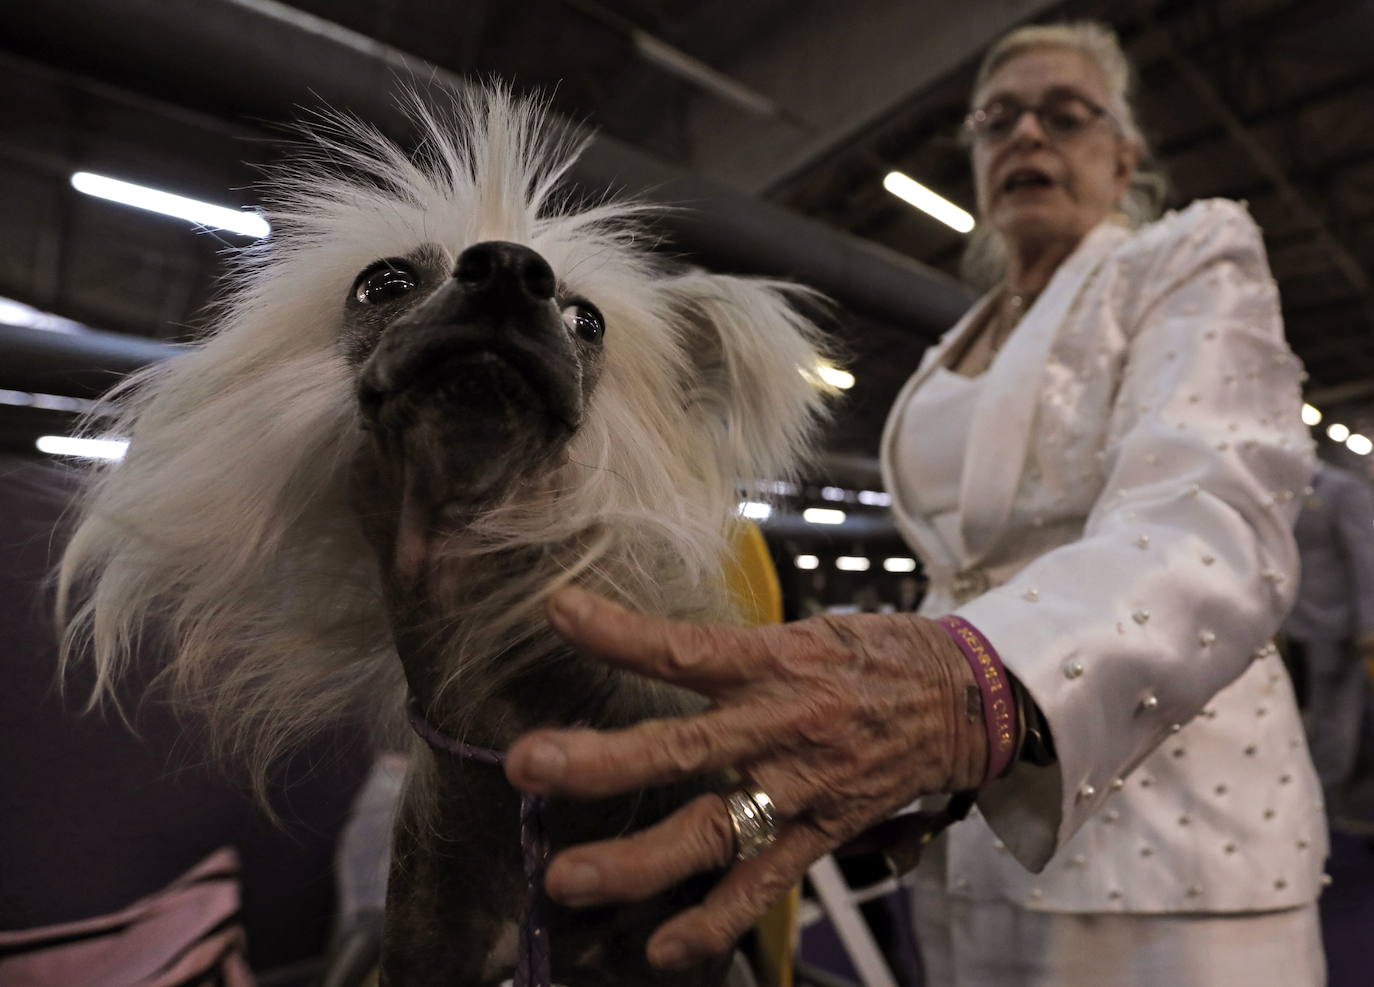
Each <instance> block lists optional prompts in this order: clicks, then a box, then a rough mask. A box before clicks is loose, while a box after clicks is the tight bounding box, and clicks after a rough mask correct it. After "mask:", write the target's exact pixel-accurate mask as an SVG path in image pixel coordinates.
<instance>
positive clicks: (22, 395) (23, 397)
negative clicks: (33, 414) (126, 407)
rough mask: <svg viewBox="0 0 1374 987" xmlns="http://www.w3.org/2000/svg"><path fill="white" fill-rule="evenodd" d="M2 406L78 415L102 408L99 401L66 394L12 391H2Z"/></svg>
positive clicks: (0, 401)
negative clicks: (70, 396) (67, 412)
mask: <svg viewBox="0 0 1374 987" xmlns="http://www.w3.org/2000/svg"><path fill="white" fill-rule="evenodd" d="M0 404H7V405H9V406H11V407H14V408H41V409H43V410H44V411H70V412H72V413H73V414H77V415H86V414H90V413H91V412H93V411H95V410H96V409H97V408H99V407H100V402H98V401H88V400H86V399H85V398H69V397H67V396H66V395H65V394H43V393H30V392H28V391H10V390H3V389H0Z"/></svg>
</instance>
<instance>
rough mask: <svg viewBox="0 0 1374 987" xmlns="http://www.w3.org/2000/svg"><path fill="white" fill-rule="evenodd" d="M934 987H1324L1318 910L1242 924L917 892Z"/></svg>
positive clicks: (1234, 918) (930, 889)
mask: <svg viewBox="0 0 1374 987" xmlns="http://www.w3.org/2000/svg"><path fill="white" fill-rule="evenodd" d="M914 904H915V911H916V934H917V938H918V939H919V941H920V944H921V957H922V959H923V960H924V962H925V968H926V984H927V985H928V987H1219V985H1232V984H1235V985H1243V987H1324V985H1325V984H1326V957H1325V955H1324V954H1323V952H1322V945H1321V926H1320V923H1319V920H1318V915H1317V906H1316V905H1315V904H1312V905H1308V906H1306V907H1303V908H1292V909H1287V910H1284V911H1277V912H1246V913H1240V914H1202V913H1198V914H1179V915H1131V914H1121V913H1110V914H1088V915H1081V914H1065V913H1057V912H1033V911H1028V910H1026V909H1024V908H1019V907H1017V906H1016V905H1012V904H1010V903H1007V902H1001V901H992V902H988V901H969V900H967V899H963V898H952V897H950V896H948V895H946V894H945V893H944V892H943V891H941V890H939V889H938V888H936V887H934V886H933V885H932V884H931V883H930V882H928V881H919V880H918V882H917V888H916V891H915V900H914Z"/></svg>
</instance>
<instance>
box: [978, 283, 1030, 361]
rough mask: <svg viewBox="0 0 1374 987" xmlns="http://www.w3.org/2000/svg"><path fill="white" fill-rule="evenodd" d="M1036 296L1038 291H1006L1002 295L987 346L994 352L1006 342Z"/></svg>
mask: <svg viewBox="0 0 1374 987" xmlns="http://www.w3.org/2000/svg"><path fill="white" fill-rule="evenodd" d="M1038 297H1039V293H1034V294H1032V293H1031V292H1020V293H1015V292H1006V293H1005V294H1004V295H1003V300H1002V304H1001V305H999V306H998V311H997V322H996V324H995V325H994V326H993V327H992V332H991V333H990V339H989V340H988V342H989V344H990V346H989V348H990V349H991V350H992V352H993V353H994V354H995V353H997V351H998V350H1000V349H1001V348H1002V347H1003V346H1004V345H1005V344H1006V342H1007V339H1008V338H1009V337H1010V336H1011V333H1012V330H1013V329H1015V328H1016V326H1017V324H1018V323H1019V322H1020V321H1021V318H1022V317H1023V316H1024V315H1025V314H1026V311H1027V310H1028V309H1029V308H1030V307H1031V306H1032V305H1034V304H1035V299H1036V298H1038Z"/></svg>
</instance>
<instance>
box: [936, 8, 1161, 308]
mask: <svg viewBox="0 0 1374 987" xmlns="http://www.w3.org/2000/svg"><path fill="white" fill-rule="evenodd" d="M1046 48H1064V49H1068V50H1069V51H1072V52H1076V53H1078V54H1079V55H1082V56H1083V57H1084V58H1086V59H1088V60H1089V61H1090V62H1092V63H1093V64H1094V65H1096V66H1097V68H1098V69H1099V70H1100V71H1101V72H1102V77H1103V79H1104V80H1105V81H1106V83H1107V94H1108V106H1107V109H1108V110H1109V111H1110V112H1111V114H1112V116H1113V117H1114V118H1115V119H1116V121H1117V123H1118V124H1119V125H1120V127H1121V135H1122V137H1124V138H1125V139H1126V140H1128V141H1130V142H1131V143H1133V144H1135V145H1136V147H1137V148H1139V151H1140V161H1139V163H1138V164H1137V166H1136V170H1135V174H1134V175H1132V176H1131V181H1130V185H1129V186H1128V187H1127V189H1126V194H1125V196H1124V197H1123V198H1122V200H1121V203H1120V209H1121V213H1122V214H1123V215H1124V216H1125V218H1126V222H1127V223H1128V224H1129V225H1130V226H1131V227H1137V226H1143V225H1144V224H1145V223H1148V222H1150V221H1152V220H1154V219H1157V218H1159V214H1160V212H1161V211H1162V209H1163V206H1164V200H1165V197H1166V196H1167V194H1168V181H1167V180H1166V179H1165V177H1164V174H1163V172H1162V171H1161V170H1160V168H1159V165H1158V163H1157V162H1156V161H1155V159H1154V154H1153V152H1151V150H1150V145H1149V142H1148V141H1146V140H1145V135H1144V134H1143V133H1142V132H1141V130H1140V125H1139V123H1138V122H1137V119H1136V113H1135V105H1134V104H1135V73H1134V72H1133V71H1132V69H1131V63H1130V61H1129V60H1127V58H1126V53H1125V52H1124V51H1123V50H1122V48H1121V42H1120V41H1119V40H1118V39H1117V36H1116V32H1115V31H1113V30H1112V29H1111V28H1109V27H1107V26H1106V25H1105V24H1100V23H1098V22H1096V21H1071V22H1068V23H1063V24H1030V25H1027V26H1026V27H1020V28H1017V29H1016V30H1014V31H1012V32H1011V33H1009V34H1006V35H1003V36H1002V38H1000V39H999V40H998V41H996V42H995V43H994V44H993V46H992V47H991V48H989V49H988V51H987V53H986V54H985V55H984V56H983V61H982V63H981V64H980V65H979V66H978V75H977V77H976V78H975V79H974V82H973V89H972V91H971V94H970V103H976V101H977V98H978V94H979V93H980V92H982V91H983V89H985V88H986V87H987V84H988V82H989V80H991V78H992V76H993V74H994V73H995V72H997V70H998V69H1000V68H1001V67H1002V66H1003V65H1005V64H1006V63H1007V62H1009V61H1011V60H1012V59H1013V58H1016V57H1018V56H1020V55H1024V54H1026V53H1027V52H1031V51H1043V50H1044V49H1046ZM1004 249H1005V248H1004V246H1003V244H1002V242H1001V238H1000V237H999V236H998V235H997V234H996V232H995V231H994V230H992V229H990V228H989V227H988V226H987V224H986V223H980V224H979V225H978V228H977V229H976V230H975V231H974V233H973V236H972V237H970V238H969V244H968V247H967V248H966V250H965V252H964V260H963V265H962V266H963V271H964V276H965V277H966V278H967V279H968V280H969V281H971V282H972V283H974V284H975V285H977V286H978V287H980V288H987V287H990V286H991V285H992V284H994V283H996V282H997V281H999V280H1000V279H1001V276H1002V273H1003V270H1004V268H1005V256H1004V253H1003V251H1004Z"/></svg>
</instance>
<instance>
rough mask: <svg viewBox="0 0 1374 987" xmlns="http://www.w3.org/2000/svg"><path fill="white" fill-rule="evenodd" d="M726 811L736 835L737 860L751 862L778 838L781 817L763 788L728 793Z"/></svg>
mask: <svg viewBox="0 0 1374 987" xmlns="http://www.w3.org/2000/svg"><path fill="white" fill-rule="evenodd" d="M721 798H723V799H725V811H726V812H728V813H729V814H730V826H731V828H732V829H734V831H735V859H736V860H752V859H754V858H755V857H757V856H758V855H759V854H761V853H763V851H764V850H766V849H768V848H769V847H770V846H772V845H773V842H774V841H775V840H777V838H778V817H777V813H776V812H775V811H774V810H773V800H772V799H770V798H769V797H768V793H767V792H765V791H763V790H762V789H760V788H736V789H735V790H734V791H730V792H726V793H725V794H724V795H722V796H721Z"/></svg>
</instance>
